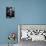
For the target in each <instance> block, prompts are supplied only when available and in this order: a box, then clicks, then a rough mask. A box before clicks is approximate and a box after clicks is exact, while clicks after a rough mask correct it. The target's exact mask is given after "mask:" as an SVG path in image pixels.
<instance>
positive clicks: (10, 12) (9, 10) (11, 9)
mask: <svg viewBox="0 0 46 46" xmlns="http://www.w3.org/2000/svg"><path fill="white" fill-rule="evenodd" d="M12 17H15V9H14V7H6V18H12Z"/></svg>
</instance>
